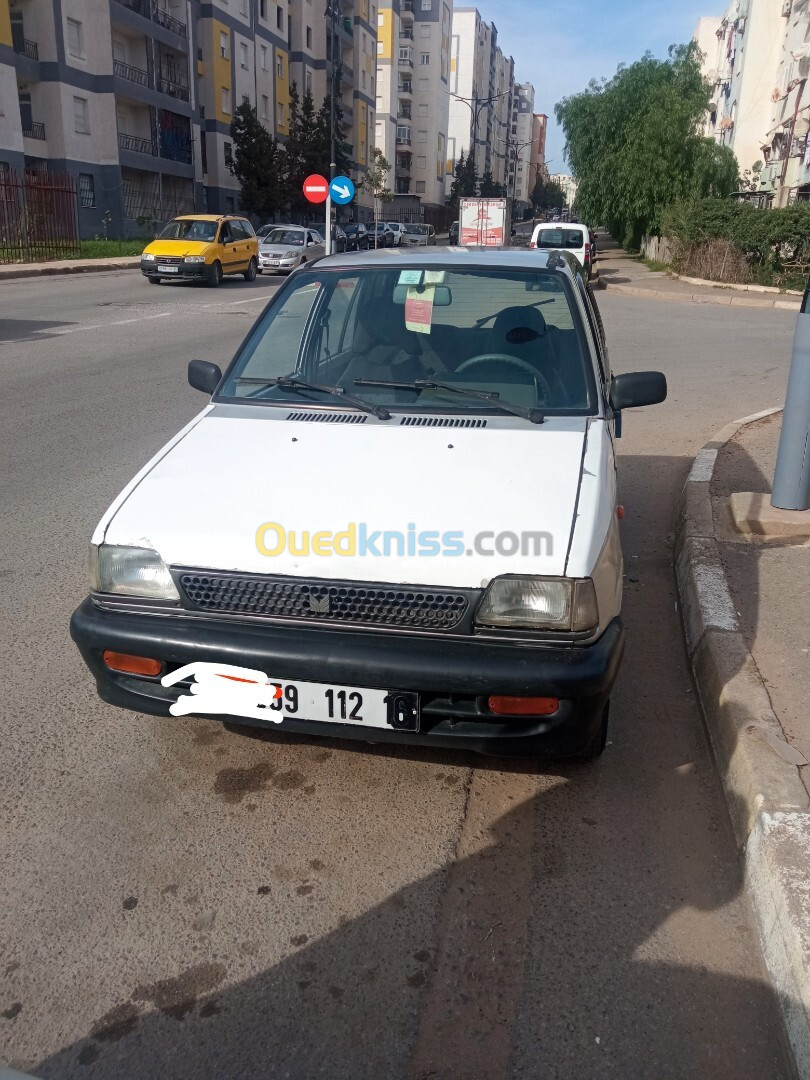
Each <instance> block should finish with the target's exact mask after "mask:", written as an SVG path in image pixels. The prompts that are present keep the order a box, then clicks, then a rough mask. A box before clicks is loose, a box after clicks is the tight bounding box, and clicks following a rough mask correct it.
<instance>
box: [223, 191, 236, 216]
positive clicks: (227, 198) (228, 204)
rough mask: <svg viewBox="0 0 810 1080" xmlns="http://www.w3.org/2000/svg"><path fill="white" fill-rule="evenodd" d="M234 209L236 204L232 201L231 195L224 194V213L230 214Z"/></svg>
mask: <svg viewBox="0 0 810 1080" xmlns="http://www.w3.org/2000/svg"><path fill="white" fill-rule="evenodd" d="M235 209H236V205H235V203H234V201H233V195H226V196H225V213H226V214H232V213H233V212H234V210H235Z"/></svg>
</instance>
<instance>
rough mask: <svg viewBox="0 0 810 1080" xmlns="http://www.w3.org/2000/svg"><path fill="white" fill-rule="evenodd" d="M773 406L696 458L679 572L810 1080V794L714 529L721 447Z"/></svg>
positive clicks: (781, 988) (715, 741) (779, 980)
mask: <svg viewBox="0 0 810 1080" xmlns="http://www.w3.org/2000/svg"><path fill="white" fill-rule="evenodd" d="M780 411H781V410H779V409H767V410H765V411H764V412H761V413H756V414H755V415H753V416H746V417H744V418H743V419H742V420H737V421H735V422H734V423H732V424H728V425H727V426H726V427H724V428H723V429H722V430H721V431H719V432H717V434H716V435H715V436H714V438H713V439H712V440H711V441H710V442H708V443H706V445H705V446H704V447H703V448H702V449H701V450H700V452H699V453H698V455H697V457H696V458H695V461H694V464H693V465H692V470H691V472H690V474H689V477H688V479H687V481H686V484H685V485H684V489H683V493H682V495H681V500H680V504H679V507H678V523H677V533H676V545H675V556H676V562H675V572H676V577H677V582H678V591H679V594H680V599H681V615H682V619H683V626H684V633H685V637H686V646H687V650H688V653H689V659H690V661H691V664H692V671H693V673H694V677H695V683H696V686H697V690H698V694H699V697H700V701H701V704H702V706H703V714H704V717H705V721H706V727H707V729H708V732H709V738H710V740H711V744H712V749H713V752H714V757H715V762H716V765H717V769H718V771H719V773H720V777H721V780H722V782H723V790H724V793H725V796H726V803H727V805H728V810H729V815H730V817H731V822H732V826H733V829H734V834H735V837H736V840H737V843H738V845H739V847H740V850H741V852H742V856H743V862H744V877H745V882H746V887H747V890H748V893H749V896H750V899H751V903H752V906H753V909H754V914H755V917H756V920H757V923H758V926H759V931H760V937H761V941H762V947H763V954H764V958H765V963H766V965H767V968H768V972H769V974H770V977H771V981H772V983H773V986H774V990H775V992H776V995H777V997H778V1000H779V1005H780V1008H781V1010H782V1016H783V1019H784V1023H785V1028H786V1031H787V1035H788V1039H789V1041H790V1045H791V1048H792V1050H793V1055H794V1058H795V1060H796V1066H797V1073H798V1075H799V1077H800V1078H801V1080H810V873H809V872H808V868H809V867H810V796H808V793H807V790H806V788H805V786H804V783H803V782H802V778H801V776H800V774H799V769H798V767H797V765H796V764H795V763H794V762H795V760H796V758H795V752H794V751H793V748H792V747H791V746H790V745H789V744H788V742H787V740H786V739H785V734H784V732H783V730H782V727H781V725H780V723H779V719H778V717H777V716H776V714H775V713H774V711H773V708H772V706H771V701H770V697H769V695H768V692H767V689H766V687H765V684H764V682H763V680H762V677H761V675H760V673H759V670H758V668H757V665H756V662H755V660H754V658H753V656H752V655H751V653H750V651H749V649H748V645H747V643H746V640H745V638H744V636H743V634H742V632H741V630H740V626H739V622H738V619H737V612H736V610H735V606H734V601H733V599H732V596H731V592H730V590H729V587H728V582H727V580H726V575H725V570H724V568H723V562H722V559H721V557H720V549H719V546H718V543H717V538H716V536H715V530H714V515H713V512H712V503H711V496H710V485H711V481H712V477H713V475H714V469H715V466H716V463H717V456H718V453H719V451H720V450H721V449H722V448H723V446H724V445H725V444H726V443H727V442H728V441H729V439H731V438H733V436H734V435H735V434H736V433H737V432H738V431H739V430H740V428H741V427H743V426H744V425H746V424H751V423H754V422H755V421H756V420H761V419H763V418H764V417H766V416H771V415H773V414H774V413H777V412H780Z"/></svg>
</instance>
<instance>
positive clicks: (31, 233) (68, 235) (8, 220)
mask: <svg viewBox="0 0 810 1080" xmlns="http://www.w3.org/2000/svg"><path fill="white" fill-rule="evenodd" d="M80 250H81V244H80V241H79V198H78V194H77V191H76V180H75V178H74V177H72V176H70V175H68V174H67V173H55V172H45V171H42V170H28V169H26V170H23V171H15V170H13V169H5V170H3V171H0V263H22V262H46V261H48V260H49V259H70V258H75V257H76V256H78V255H79V254H80Z"/></svg>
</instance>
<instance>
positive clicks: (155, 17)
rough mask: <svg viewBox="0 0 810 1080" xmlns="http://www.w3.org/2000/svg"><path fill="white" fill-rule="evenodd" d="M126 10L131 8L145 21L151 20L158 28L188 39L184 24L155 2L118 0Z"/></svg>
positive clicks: (148, 0) (186, 28)
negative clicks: (160, 27)
mask: <svg viewBox="0 0 810 1080" xmlns="http://www.w3.org/2000/svg"><path fill="white" fill-rule="evenodd" d="M117 2H118V3H119V4H121V5H122V6H123V7H125V8H129V10H130V11H135V12H137V14H138V15H143V17H144V18H145V19H151V20H152V21H153V22H156V23H157V24H158V26H162V27H163V28H164V29H166V30H171V32H172V33H173V34H177V35H178V37H184V38H187V37H188V27H187V26H186V24H185V23H184V22H181V21H180V20H179V19H175V17H174V15H170V14H169V13H168V11H163V10H162V9H161V8H159V7H158V6H157V4H155V3H154V2H153V0H117Z"/></svg>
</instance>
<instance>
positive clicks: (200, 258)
mask: <svg viewBox="0 0 810 1080" xmlns="http://www.w3.org/2000/svg"><path fill="white" fill-rule="evenodd" d="M183 262H187V263H204V262H205V256H204V255H186V257H185V259H183Z"/></svg>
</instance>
